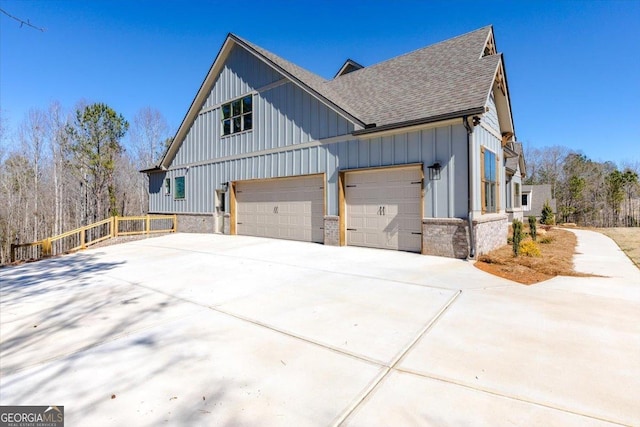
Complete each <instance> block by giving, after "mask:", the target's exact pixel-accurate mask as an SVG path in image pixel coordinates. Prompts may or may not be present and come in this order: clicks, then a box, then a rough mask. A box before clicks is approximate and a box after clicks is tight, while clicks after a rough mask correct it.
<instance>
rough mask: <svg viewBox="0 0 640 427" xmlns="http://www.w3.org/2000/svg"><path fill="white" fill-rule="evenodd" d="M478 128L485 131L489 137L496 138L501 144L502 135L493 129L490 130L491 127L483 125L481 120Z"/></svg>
mask: <svg viewBox="0 0 640 427" xmlns="http://www.w3.org/2000/svg"><path fill="white" fill-rule="evenodd" d="M480 126H481V127H482V128H483V129H484V130H486V131H487V132H489V133H490V134H491V135H493V136H495V137H496V138H498V140H499V141H500V142H501V143H502V135H500V133H499V132H498V131H497V130H495V129H494V128H492V127H491V126H489V125H487V124H485V123H484V122H483V121H482V120H481V121H480Z"/></svg>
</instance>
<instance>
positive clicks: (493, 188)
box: [480, 147, 498, 213]
mask: <svg viewBox="0 0 640 427" xmlns="http://www.w3.org/2000/svg"><path fill="white" fill-rule="evenodd" d="M480 153H481V156H480V163H481V165H480V169H481V171H482V187H481V193H482V195H481V197H482V213H493V212H498V172H497V166H498V161H497V157H496V154H495V153H494V152H493V151H491V150H488V149H486V148H485V147H482V148H481V150H480Z"/></svg>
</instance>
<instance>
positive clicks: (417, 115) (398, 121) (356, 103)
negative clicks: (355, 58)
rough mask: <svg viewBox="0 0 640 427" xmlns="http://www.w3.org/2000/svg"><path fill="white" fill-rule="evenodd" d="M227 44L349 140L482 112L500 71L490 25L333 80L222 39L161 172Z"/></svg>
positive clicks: (231, 37) (218, 66) (212, 78)
mask: <svg viewBox="0 0 640 427" xmlns="http://www.w3.org/2000/svg"><path fill="white" fill-rule="evenodd" d="M233 46H240V47H242V48H244V49H246V50H247V51H249V52H251V53H252V54H254V55H255V56H256V57H257V58H258V59H260V60H262V61H264V62H265V63H267V64H269V65H270V66H271V67H273V68H274V69H275V70H277V71H278V72H280V73H281V74H282V75H284V76H285V77H286V78H288V79H289V80H291V81H292V82H294V84H296V85H298V86H300V87H301V88H302V89H303V90H305V91H307V92H309V93H310V94H311V95H313V96H314V97H316V98H318V99H319V100H320V101H321V102H323V103H324V104H326V105H327V106H329V107H330V108H331V109H333V110H335V111H336V112H337V113H339V114H341V115H342V116H344V117H345V118H347V119H348V120H349V121H351V122H352V123H354V125H355V128H356V131H355V132H354V134H362V133H370V132H377V131H381V130H384V129H392V128H399V127H404V126H409V125H415V124H421V123H428V122H433V121H439V120H445V119H448V118H459V117H463V116H468V115H474V114H481V113H483V112H484V108H485V105H486V102H487V98H488V96H489V93H490V91H491V90H492V88H493V85H494V82H495V81H496V78H497V77H498V75H499V73H500V72H502V71H503V69H504V65H503V59H502V55H501V54H494V52H495V42H494V40H493V28H492V27H491V26H487V27H484V28H480V29H479V30H476V31H472V32H470V33H467V34H464V35H461V36H458V37H454V38H452V39H449V40H446V41H443V42H440V43H436V44H434V45H431V46H427V47H425V48H422V49H418V50H416V51H413V52H410V53H407V54H405V55H401V56H398V57H396V58H392V59H390V60H388V61H384V62H381V63H378V64H376V65H372V66H369V67H362V68H359V69H356V70H354V71H351V72H349V73H340V72H339V75H338V76H337V77H335V78H334V79H332V80H326V79H324V78H322V77H320V76H318V75H317V74H314V73H312V72H310V71H308V70H305V69H304V68H302V67H300V66H298V65H296V64H294V63H292V62H290V61H287V60H285V59H283V58H281V57H279V56H278V55H275V54H274V53H272V52H270V51H268V50H266V49H263V48H261V47H259V46H257V45H255V44H253V43H251V42H249V41H247V40H244V39H242V38H240V37H238V36H236V35H234V34H229V35H228V36H227V39H226V40H225V43H224V44H223V46H222V48H221V49H220V52H219V53H218V55H217V57H216V59H215V61H214V63H213V64H212V66H211V68H210V70H209V72H208V74H207V76H206V78H205V80H204V82H203V83H202V85H201V87H200V90H199V91H198V94H197V95H196V97H195V98H194V100H193V102H192V104H191V107H190V109H189V112H188V113H187V115H186V116H185V119H184V120H183V122H182V124H181V125H180V128H179V129H178V132H177V133H176V137H175V138H174V141H173V143H172V144H171V146H170V147H169V148H168V150H167V153H166V154H165V156H164V157H163V160H162V162H161V164H160V167H168V166H169V163H170V162H171V160H172V158H173V156H174V155H175V153H176V151H177V149H178V147H179V146H180V144H182V140H183V139H184V137H185V136H186V133H187V132H188V130H189V128H190V127H191V124H192V123H193V121H194V120H195V118H196V116H197V114H198V112H199V111H200V108H201V106H202V104H203V103H204V101H205V100H206V96H207V95H208V93H209V91H210V88H211V86H212V85H213V83H214V81H215V78H216V76H217V73H219V70H220V69H221V68H222V66H223V63H224V61H225V60H226V56H227V55H228V53H229V52H230V50H231V48H233ZM348 64H349V61H347V63H345V65H348ZM355 64H356V65H357V66H360V64H357V63H355ZM360 67H361V66H360ZM343 68H344V66H343ZM341 71H342V70H341ZM505 84H506V81H505ZM509 114H510V113H509Z"/></svg>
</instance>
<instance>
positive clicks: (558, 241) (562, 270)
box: [475, 228, 586, 285]
mask: <svg viewBox="0 0 640 427" xmlns="http://www.w3.org/2000/svg"><path fill="white" fill-rule="evenodd" d="M525 231H528V230H525ZM542 239H546V240H550V242H549V243H539V244H538V247H539V248H540V252H541V254H542V256H540V257H528V256H522V255H521V256H519V257H514V256H513V251H512V248H511V245H505V246H503V247H501V248H499V249H496V250H495V251H492V252H490V253H488V254H485V255H482V256H480V257H479V258H478V262H476V263H475V266H476V267H477V268H479V269H481V270H483V271H486V272H487V273H491V274H494V275H496V276H500V277H504V278H506V279H509V280H513V281H514V282H519V283H523V284H525V285H531V284H534V283H538V282H542V281H544V280H548V279H551V278H552V277H555V276H586V275H585V274H582V273H577V272H576V271H574V270H573V255H574V253H575V247H576V244H577V238H576V235H575V234H573V233H571V232H570V231H566V230H561V229H557V228H552V229H550V230H548V231H547V233H546V235H544V236H541V235H538V242H540V241H541V240H542ZM527 240H531V238H530V237H527V238H526V239H525V240H524V241H527Z"/></svg>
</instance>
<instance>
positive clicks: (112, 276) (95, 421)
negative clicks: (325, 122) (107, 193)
mask: <svg viewBox="0 0 640 427" xmlns="http://www.w3.org/2000/svg"><path fill="white" fill-rule="evenodd" d="M575 232H576V234H577V235H578V241H579V247H578V252H580V254H579V255H576V259H575V262H576V266H577V268H578V270H580V271H584V272H589V273H593V274H599V275H602V276H606V277H588V278H569V277H558V278H555V279H553V280H550V281H548V282H544V283H542V284H539V285H534V286H529V287H526V286H523V285H519V284H515V283H513V282H510V281H506V280H503V279H500V278H496V277H493V276H490V275H488V274H486V273H484V272H482V271H480V270H478V269H476V268H474V267H473V265H472V264H471V263H469V262H465V261H460V260H452V259H446V258H437V257H428V256H421V255H415V254H410V253H401V252H391V251H382V250H374V249H364V248H354V247H342V248H337V247H328V246H322V245H315V244H306V243H299V242H289V241H278V240H268V239H260V238H251V237H243V236H220V235H197V234H176V235H170V236H164V237H158V238H154V239H147V240H141V241H136V242H131V243H126V244H122V245H117V246H109V247H104V248H98V249H94V250H87V251H84V252H81V253H77V254H74V255H70V256H65V257H60V258H56V259H49V260H46V261H42V262H38V263H32V264H26V265H22V266H19V267H14V268H5V269H1V270H0V284H1V293H0V404H1V405H9V404H20V405H64V406H65V414H66V417H67V425H69V426H71V425H92V426H100V425H111V426H120V425H132V426H138V425H149V426H151V425H158V424H167V425H189V426H192V425H203V426H205V425H207V426H211V425H228V426H237V425H246V426H255V425H261V426H265V425H266V426H290V425H295V426H307V425H308V426H325V425H349V426H378V425H380V426H384V425H393V426H396V425H420V426H423V425H434V426H442V425H452V426H459V425H474V426H476V425H487V426H496V425H497V426H500V425H527V426H529V425H544V426H553V425H557V426H585V425H594V426H595V425H639V424H640V405H638V402H640V271H639V270H638V269H637V268H636V267H635V266H634V265H633V264H632V263H631V262H630V261H629V260H628V259H627V258H626V256H625V255H624V254H623V253H622V252H621V251H620V250H619V249H618V247H617V246H616V245H615V243H613V242H612V241H611V240H610V239H609V238H607V237H605V236H603V235H601V234H598V233H594V232H589V231H580V230H576V231H575Z"/></svg>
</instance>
